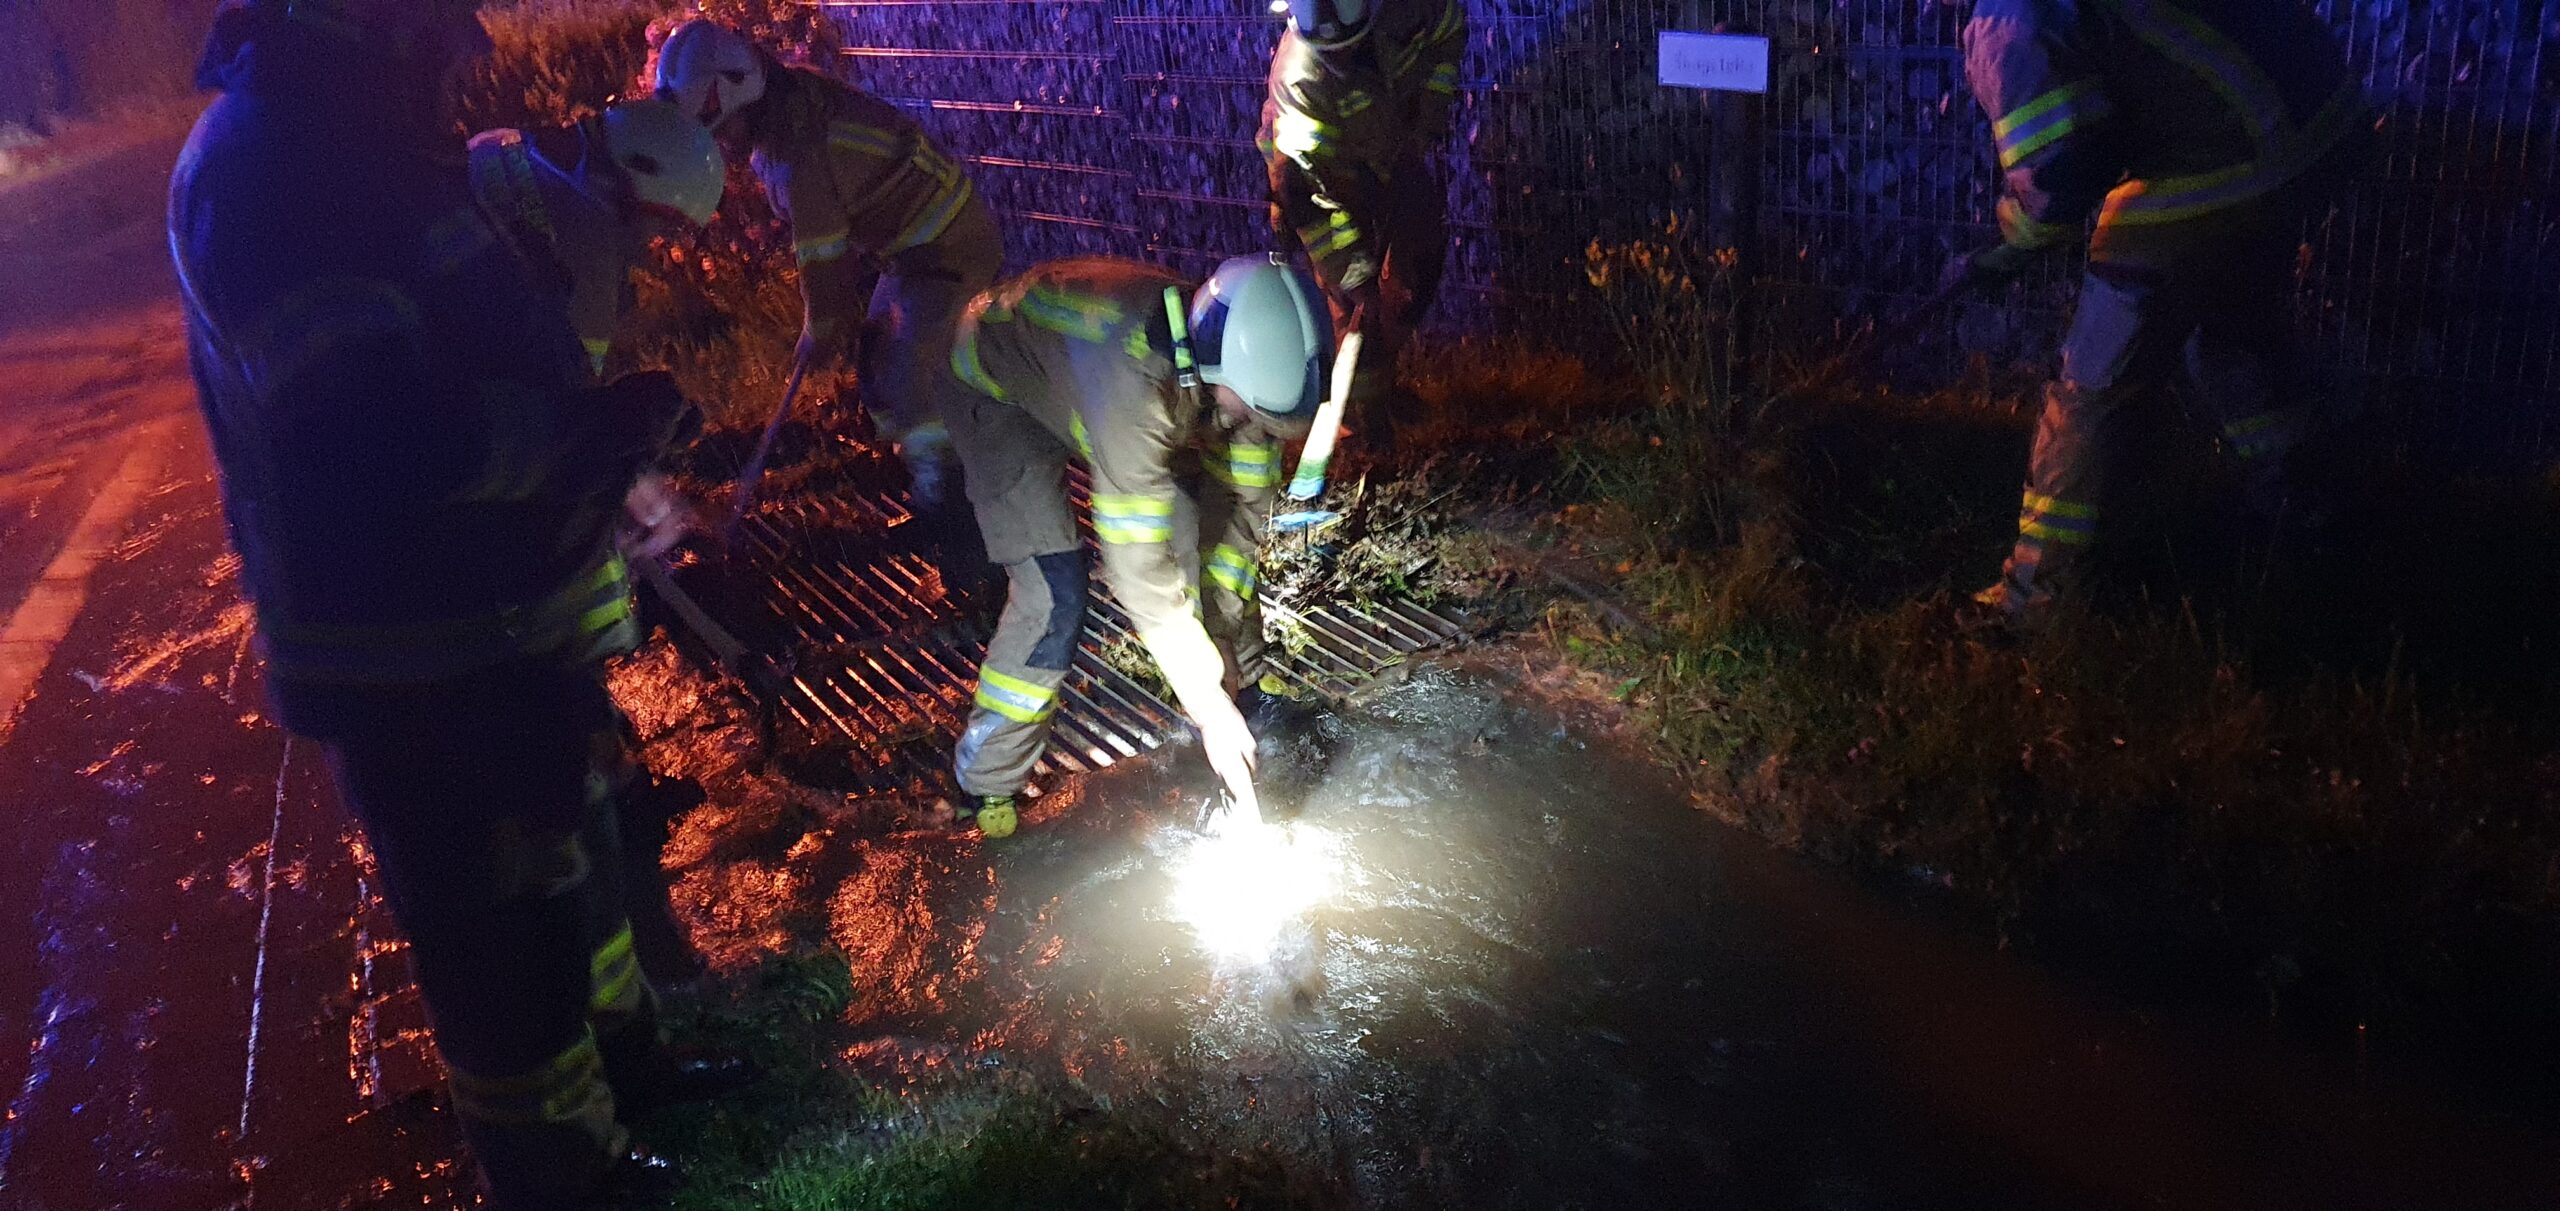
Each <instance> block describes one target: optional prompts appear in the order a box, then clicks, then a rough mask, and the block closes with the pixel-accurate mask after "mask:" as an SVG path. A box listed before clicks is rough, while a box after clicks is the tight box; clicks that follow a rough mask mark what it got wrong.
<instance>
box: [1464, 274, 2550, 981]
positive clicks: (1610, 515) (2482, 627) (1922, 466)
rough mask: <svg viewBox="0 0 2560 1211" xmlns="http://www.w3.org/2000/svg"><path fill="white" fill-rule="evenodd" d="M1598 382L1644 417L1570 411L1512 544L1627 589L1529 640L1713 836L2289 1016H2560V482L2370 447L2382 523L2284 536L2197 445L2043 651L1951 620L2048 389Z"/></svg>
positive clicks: (2003, 531) (2165, 449)
mask: <svg viewBox="0 0 2560 1211" xmlns="http://www.w3.org/2000/svg"><path fill="white" fill-rule="evenodd" d="M1602 293H1603V295H1604V297H1608V295H1609V292H1608V291H1605V290H1604V291H1603V292H1602ZM1657 301H1658V298H1657V299H1644V298H1639V299H1634V300H1629V299H1627V298H1625V297H1624V296H1623V295H1620V296H1618V297H1616V299H1615V302H1616V303H1617V304H1618V305H1621V306H1626V305H1639V306H1641V305H1654V303H1655V302H1657ZM1637 326H1638V325H1632V324H1631V325H1630V327H1637ZM1602 389H1603V390H1614V391H1615V392H1617V393H1618V398H1619V399H1620V400H1621V401H1623V402H1622V403H1621V404H1620V406H1619V407H1618V408H1616V409H1615V410H1614V412H1613V411H1612V410H1610V409H1607V408H1602V407H1596V406H1595V404H1594V403H1593V401H1591V400H1588V399H1586V400H1582V401H1579V402H1576V403H1574V404H1572V405H1571V406H1570V408H1569V409H1561V410H1564V411H1570V412H1571V413H1572V414H1573V415H1575V416H1577V417H1578V418H1580V419H1579V420H1578V421H1577V423H1575V424H1574V425H1572V426H1571V427H1569V428H1560V429H1559V430H1558V431H1557V432H1556V433H1555V436H1554V438H1553V441H1554V443H1555V445H1556V448H1557V453H1556V459H1557V463H1558V467H1559V470H1560V473H1559V474H1556V475H1554V476H1553V477H1552V482H1554V483H1555V484H1556V485H1557V491H1556V492H1555V494H1554V495H1553V496H1552V497H1550V498H1549V500H1550V508H1549V509H1548V510H1547V511H1546V512H1545V513H1544V515H1543V516H1540V517H1538V518H1535V519H1533V520H1531V521H1529V522H1527V523H1526V524H1522V525H1518V526H1516V527H1514V528H1513V531H1512V533H1511V539H1512V541H1513V542H1514V545H1515V549H1517V550H1520V551H1522V552H1524V554H1522V555H1521V556H1520V559H1521V560H1522V562H1523V563H1524V564H1526V565H1529V566H1533V567H1537V568H1540V569H1542V570H1545V571H1551V572H1562V573H1564V574H1565V576H1566V578H1567V579H1569V580H1570V581H1572V583H1574V584H1575V585H1576V586H1578V587H1579V589H1580V590H1581V591H1583V592H1586V593H1588V592H1590V591H1591V590H1592V589H1593V588H1594V587H1595V586H1596V587H1597V588H1598V589H1599V590H1600V592H1598V593H1596V594H1593V595H1595V596H1598V597H1600V598H1601V602H1600V604H1598V605H1594V604H1593V603H1592V602H1590V601H1588V600H1585V599H1584V598H1583V597H1581V596H1577V595H1575V594H1562V595H1558V596H1556V597H1553V598H1550V599H1548V600H1547V601H1544V602H1536V603H1531V605H1532V608H1533V612H1534V619H1535V624H1536V626H1537V627H1538V628H1539V630H1540V631H1541V633H1543V634H1544V635H1545V636H1546V637H1547V639H1548V640H1549V642H1551V643H1552V644H1553V646H1554V647H1555V649H1556V650H1557V651H1559V652H1560V653H1562V654H1564V655H1565V656H1566V657H1567V658H1568V659H1571V660H1574V661H1577V662H1580V663H1583V664H1586V665H1589V666H1591V667H1593V668H1595V669H1597V670H1600V671H1602V672H1604V673H1605V674H1607V677H1608V679H1609V683H1610V684H1612V685H1615V686H1618V687H1619V694H1620V696H1621V697H1622V698H1623V699H1624V700H1625V701H1626V702H1627V703H1628V704H1629V706H1630V708H1631V709H1630V715H1631V721H1632V726H1633V728H1634V729H1636V730H1637V731H1638V732H1639V733H1640V734H1641V735H1642V736H1643V737H1644V738H1645V739H1646V740H1647V742H1648V743H1650V744H1651V745H1652V746H1653V748H1654V749H1655V751H1656V752H1657V753H1658V754H1659V755H1660V756H1661V757H1662V759H1663V760H1664V761H1665V762H1666V763H1668V764H1670V765H1672V766H1673V767H1675V768H1677V769H1679V770H1680V771H1681V772H1682V773H1683V774H1684V775H1685V776H1686V777H1687V778H1689V780H1690V782H1691V785H1692V787H1693V789H1694V790H1695V792H1696V795H1697V798H1698V800H1699V802H1700V803H1701V804H1702V805H1703V806H1705V807H1706V808H1707V809H1708V810H1710V811H1712V812H1714V813H1715V814H1717V815H1719V816H1721V817H1723V818H1725V819H1727V820H1729V821H1732V822H1734V823H1736V824H1739V825H1741V826H1744V827H1746V828H1749V829H1751V830H1753V831H1755V832H1758V833H1760V834H1762V835H1764V836H1766V837H1769V838H1771V839H1772V840H1774V841H1777V842H1780V843H1782V844H1785V845H1788V846H1791V847H1795V848H1798V849H1801V850H1804V851H1806V852H1808V853H1812V854H1815V855H1818V856H1821V857H1823V858H1825V859H1827V860H1831V861H1835V862H1839V863H1842V864H1845V865H1849V866H1852V867H1855V868H1858V869H1862V870H1866V871H1871V872H1875V873H1877V874H1879V875H1883V876H1886V877H1888V878H1890V879H1891V880H1892V881H1894V883H1895V884H1896V885H1899V886H1905V887H1909V886H1921V887H1926V888H1929V889H1931V891H1932V894H1934V895H1937V896H1940V897H1942V898H1945V899H1947V900H1948V901H1950V902H1951V903H1952V904H1954V905H1956V906H1957V907H1959V908H1961V909H1963V910H1966V911H1967V912H1970V913H1973V914H1976V915H1978V917H1979V919H1980V920H1981V921H1983V922H1984V924H1985V926H1986V927H1987V928H1990V929H1992V930H1993V931H1995V932H1996V933H1997V934H1998V935H1999V936H2000V937H2002V938H2003V939H2004V940H2006V941H2012V942H2019V943H2025V944H2029V945H2034V946H2037V947H2039V948H2042V949H2043V950H2044V951H2045V952H2046V953H2050V954H2054V955H2056V956H2057V957H2063V958H2084V959H2088V960H2090V961H2093V962H2096V963H2098V964H2099V966H2100V967H2101V968H2104V969H2107V970H2109V971H2111V972H2115V973H2119V974H2120V973H2122V972H2124V971H2127V970H2136V969H2139V970H2141V971H2142V972H2143V973H2144V974H2145V975H2146V976H2163V975H2165V976H2169V977H2171V978H2174V979H2176V980H2178V981H2180V982H2181V983H2182V984H2184V985H2188V986H2193V985H2195V984H2201V985H2202V986H2204V987H2206V988H2208V989H2210V990H2212V991H2213V992H2214V993H2215V994H2217V995H2219V996H2222V997H2225V998H2234V999H2246V1000H2247V1001H2249V1002H2250V1003H2258V1004H2262V1005H2263V1006H2264V1007H2265V1008H2266V1009H2267V1010H2268V1011H2270V1012H2274V1013H2278V1014H2282V1015H2287V1016H2298V1017H2300V1018H2303V1019H2306V1020H2311V1021H2323V1022H2325V1021H2341V1022H2358V1023H2375V1024H2397V1025H2403V1026H2410V1027H2417V1026H2421V1025H2426V1026H2444V1025H2448V1024H2452V1023H2471V1024H2481V1023H2490V1022H2495V1023H2499V1024H2502V1025H2506V1026H2515V1025H2517V1024H2519V1023H2523V1024H2527V1025H2530V1024H2531V1023H2534V1022H2544V1023H2548V1022H2549V1021H2550V1020H2552V1019H2553V1018H2555V1017H2560V1014H2556V1013H2555V1009H2560V981H2555V980H2554V979H2553V978H2552V976H2551V974H2550V966H2549V965H2550V961H2551V960H2552V959H2553V958H2555V957H2560V946H2555V944H2554V942H2553V939H2554V938H2555V937H2560V929H2555V925H2556V924H2560V873H2555V872H2560V802H2555V801H2554V797H2553V794H2552V792H2551V790H2550V789H2549V788H2550V786H2551V784H2552V783H2551V777H2550V775H2551V773H2552V769H2551V767H2550V764H2549V762H2548V761H2547V760H2546V758H2545V757H2544V756H2543V754H2544V753H2546V752H2548V751H2549V745H2550V741H2551V740H2552V739H2553V736H2552V735H2551V731H2550V727H2549V725H2548V724H2546V723H2542V722H2540V721H2541V720H2544V719H2546V718H2547V717H2548V715H2549V712H2548V711H2547V710H2545V709H2544V704H2545V703H2548V702H2551V701H2553V700H2554V698H2553V696H2552V692H2551V691H2552V689H2553V686H2554V672H2555V669H2554V665H2553V662H2552V660H2551V658H2550V655H2549V653H2550V652H2551V651H2552V649H2553V647H2554V646H2555V643H2560V636H2555V635H2554V634H2553V633H2552V631H2553V628H2552V626H2551V623H2550V614H2549V611H2548V610H2547V608H2544V607H2543V606H2541V605H2539V604H2537V600H2538V599H2541V598H2542V596H2543V595H2544V594H2546V593H2548V592H2549V591H2551V585H2550V584H2549V581H2550V580H2551V577H2550V576H2548V575H2546V574H2545V573H2544V572H2542V571H2541V570H2540V568H2541V564H2540V563H2539V562H2538V561H2536V560H2535V559H2534V557H2532V556H2530V555H2529V554H2527V552H2528V551H2529V550H2530V549H2532V548H2533V547H2534V546H2535V545H2536V544H2537V543H2539V542H2541V541H2543V540H2545V539H2547V538H2549V537H2550V536H2551V535H2552V534H2553V533H2554V532H2555V531H2556V530H2560V509H2555V508H2554V507H2553V504H2554V499H2553V493H2552V492H2551V490H2550V488H2549V486H2548V485H2541V484H2518V483H2513V482H2506V483H2492V482H2485V481H2466V480H2461V479H2453V480H2430V479H2428V478H2427V477H2426V476H2424V475H2423V474H2421V473H2420V469H2418V468H2415V467H2413V466H2410V465H2408V464H2406V463H2405V462H2395V461H2394V460H2393V459H2392V458H2389V457H2385V456H2384V455H2383V454H2381V453H2378V452H2377V448H2376V447H2375V446H2374V445H2373V444H2371V443H2367V442H2360V441H2359V440H2358V439H2357V438H2356V437H2355V435H2352V434H2349V435H2342V436H2340V437H2338V438H2336V439H2333V440H2332V442H2331V443H2330V449H2331V453H2332V457H2333V458H2334V459H2337V460H2340V461H2342V462H2343V463H2344V464H2345V465H2347V466H2349V467H2351V468H2352V472H2351V475H2350V478H2349V480H2348V482H2352V483H2354V484H2356V485H2357V486H2358V487H2359V489H2360V490H2361V491H2362V492H2364V493H2366V494H2367V497H2366V498H2365V499H2364V500H2362V501H2361V502H2360V503H2361V505H2362V510H2361V515H2360V516H2359V517H2357V518H2356V519H2355V520H2353V521H2351V522H2350V523H2349V526H2348V528H2347V531H2346V537H2345V538H2344V540H2343V541H2342V542H2341V543H2340V544H2336V545H2333V547H2332V549H2329V550H2327V551H2325V552H2323V551H2318V550H2313V551H2310V552H2302V551H2292V552H2287V551H2283V550H2270V549H2268V548H2266V547H2265V546H2264V545H2263V544H2257V543H2254V542H2253V541H2251V540H2250V539H2249V538H2248V536H2245V535H2236V534H2234V533H2231V532H2230V530H2229V527H2228V526H2226V525H2224V524H2223V522H2222V519H2223V518H2224V517H2225V516H2226V514H2225V513H2224V512H2223V511H2222V510H2221V508H2220V507H2219V504H2218V501H2219V499H2220V494H2221V491H2222V487H2223V484H2222V480H2221V478H2220V476H2221V472H2220V470H2219V469H2218V468H2217V466H2216V465H2215V464H2214V462H2213V461H2212V460H2211V459H2210V458H2209V457H2207V456H2206V455H2207V453H2208V452H2206V451H2203V450H2202V449H2201V448H2200V447H2199V446H2197V445H2195V444H2193V443H2190V444H2185V445H2181V444H2180V443H2179V442H2178V441H2177V440H2176V436H2175V434H2174V433H2169V434H2167V435H2165V436H2163V437H2162V438H2161V439H2160V440H2159V441H2157V442H2155V443H2154V449H2153V452H2152V455H2151V457H2150V458H2149V460H2148V461H2147V462H2146V464H2145V468H2144V470H2143V473H2142V474H2143V479H2142V480H2141V481H2140V482H2147V483H2151V484H2153V485H2156V488H2157V491H2156V493H2155V494H2154V503H2153V505H2152V507H2151V508H2149V509H2148V510H2147V511H2146V512H2145V514H2144V515H2143V516H2141V517H2140V518H2139V519H2138V520H2137V522H2136V523H2135V524H2134V525H2132V526H2129V527H2127V528H2126V529H2125V530H2124V531H2122V532H2120V533H2119V535H2118V538H2119V541H2118V551H2117V557H2116V558H2115V560H2114V561H2113V563H2112V564H2111V566H2110V568H2109V570H2108V573H2107V575H2106V576H2105V577H2104V578H2103V579H2102V581H2101V583H2100V585H2099V591H2098V593H2097V595H2096V597H2095V598H2094V606H2092V605H2091V604H2089V603H2082V604H2079V605H2075V606H2073V607H2072V608H2068V609H2066V610H2064V611H2063V612H2062V613H2061V614H2060V615H2058V616H2057V618H2056V619H2055V620H2054V623H2053V625H2051V626H2050V627H2047V628H2045V629H2044V630H2042V631H2040V632H2038V633H2035V634H2033V635H2031V636H2028V637H2025V638H2022V639H2014V640H2013V639H2006V638H2002V637H1998V636H1989V635H1984V634H1981V633H1977V632H1973V631H1970V630H1967V629H1964V628H1960V627H1959V626H1958V625H1956V621H1955V618H1956V610H1955V609H1954V608H1953V607H1954V605H1955V602H1956V600H1957V599H1958V598H1959V597H1960V595H1961V593H1962V592H1963V591H1964V590H1968V589H1970V588H1973V587H1976V586H1977V585H1978V584H1979V583H1984V582H1987V581H1988V580H1989V579H1990V578H1991V577H1992V575H1993V573H1994V572H1995V571H1996V569H1997V566H1998V561H1999V558H2000V555H2001V553H2002V551H2003V550H2004V549H2005V545H2006V543H2007V541H2008V539H2009V537H2010V534H2009V526H2010V524H2011V522H2010V518H2011V516H2012V515H2013V514H2014V510H2015V492H2016V483H2017V482H2018V478H2019V473H2020V469H2021V467H2022V465H2023V459H2024V455H2025V441H2024V433H2023V429H2024V424H2025V420H2026V414H2025V412H2024V410H2023V409H2022V408H2020V407H2019V406H2018V405H2017V402H2016V397H2014V396H2008V395H2002V394H1995V393H1992V392H1990V391H1986V390H1984V389H1983V387H1982V385H1981V384H1976V385H1973V386H1972V387H1970V388H1969V389H1966V390H1959V391H1951V392H1948V393H1944V394H1942V395H1940V396H1937V397H1933V398H1929V399H1918V400H1914V399H1898V398H1894V397H1890V396H1882V395H1874V394H1864V395H1853V394H1845V393H1843V394H1841V395H1839V397H1837V398H1823V399H1815V400H1788V401H1784V402H1780V401H1779V400H1777V399H1776V398H1775V397H1774V396H1772V395H1770V394H1768V393H1767V392H1766V391H1765V390H1756V391H1755V389H1753V388H1751V387H1749V386H1746V385H1745V384H1744V382H1743V377H1742V376H1741V375H1739V374H1734V375H1724V374H1700V373H1698V372H1697V371H1696V370H1695V369H1694V362H1693V361H1691V360H1676V361H1675V363H1674V365H1673V367H1672V372H1671V373H1670V374H1668V375H1657V376H1653V377H1650V378H1642V377H1640V378H1639V379H1638V380H1637V381H1635V382H1634V383H1632V384H1625V385H1619V386H1616V387H1614V388H1602ZM1595 416H1597V417H1605V418H1606V419H1601V420H1598V421H1596V422H1595V421H1594V420H1593V419H1592V418H1594V417H1595Z"/></svg>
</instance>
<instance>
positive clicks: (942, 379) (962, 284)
mask: <svg viewBox="0 0 2560 1211" xmlns="http://www.w3.org/2000/svg"><path fill="white" fill-rule="evenodd" d="M1003 260H1004V244H1003V241H1002V238H1001V237H1000V236H999V235H998V234H997V232H996V226H995V219H994V218H993V216H992V215H991V214H990V213H989V212H988V211H987V208H986V207H984V206H971V207H967V208H965V209H963V210H962V211H961V212H960V214H959V216H958V217H957V218H955V219H953V220H952V223H951V228H950V230H948V231H946V232H944V233H943V235H942V238H941V239H938V240H936V241H934V242H933V243H932V244H928V245H926V246H924V247H922V248H917V249H914V250H911V251H909V252H907V253H905V254H902V255H900V256H898V257H895V258H892V259H891V260H890V262H889V263H888V265H887V266H886V268H885V269H884V271H883V272H882V273H881V274H880V280H879V282H878V283H877V284H875V285H874V286H873V287H872V289H871V310H870V314H869V315H868V317H867V318H866V319H865V321H864V325H863V327H864V331H863V341H862V350H861V354H860V358H859V361H858V364H857V365H856V367H855V373H856V375H857V381H858V383H859V387H860V390H861V392H862V400H863V403H864V405H865V406H866V407H868V408H869V409H870V410H871V416H872V419H873V420H874V421H875V422H876V423H877V424H878V425H879V426H880V431H881V433H882V434H883V435H885V436H887V437H889V438H890V439H891V440H893V441H904V440H906V438H907V435H908V434H909V433H911V432H913V431H915V430H916V429H918V428H921V427H923V426H926V425H930V424H934V423H937V422H942V421H944V420H945V419H946V414H947V413H948V412H949V411H950V410H951V408H952V406H953V399H954V396H955V394H956V393H960V392H965V391H966V390H967V389H966V388H965V387H962V386H961V385H960V383H959V381H958V380H956V379H954V378H953V377H952V376H951V336H952V332H953V330H954V329H956V328H958V327H959V324H960V315H961V313H962V312H964V311H966V310H968V307H969V300H970V299H971V298H972V297H974V296H976V295H977V293H978V292H979V291H981V290H985V289H986V288H987V287H989V286H991V285H994V284H995V280H996V271H997V270H998V269H999V268H1001V267H1002V264H1003Z"/></svg>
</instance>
